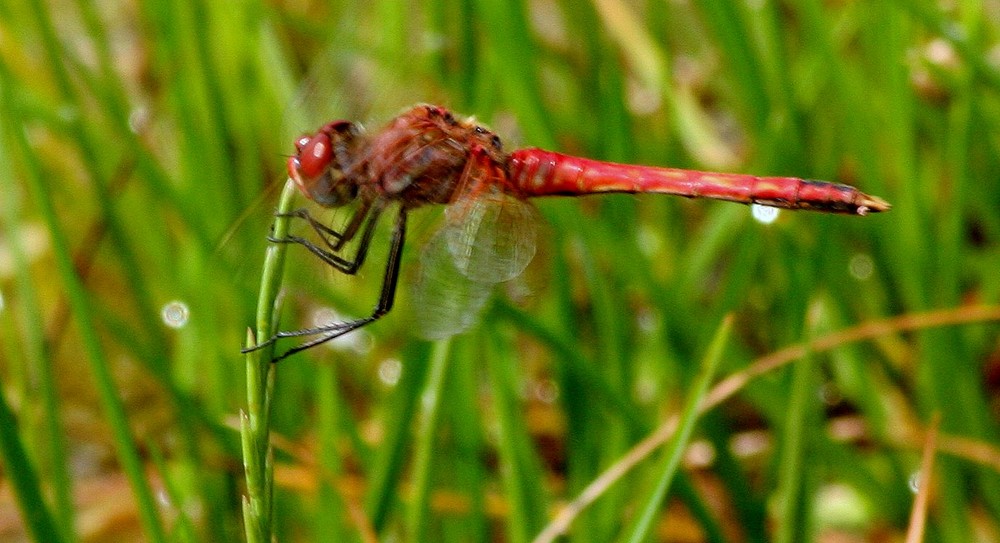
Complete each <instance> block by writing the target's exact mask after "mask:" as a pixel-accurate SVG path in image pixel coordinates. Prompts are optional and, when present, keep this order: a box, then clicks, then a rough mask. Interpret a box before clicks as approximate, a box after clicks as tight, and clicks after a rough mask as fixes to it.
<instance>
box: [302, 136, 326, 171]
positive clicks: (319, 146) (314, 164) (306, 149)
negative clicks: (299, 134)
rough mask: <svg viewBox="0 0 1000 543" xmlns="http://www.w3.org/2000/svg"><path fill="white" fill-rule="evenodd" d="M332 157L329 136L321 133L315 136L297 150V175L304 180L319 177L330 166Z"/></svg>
mask: <svg viewBox="0 0 1000 543" xmlns="http://www.w3.org/2000/svg"><path fill="white" fill-rule="evenodd" d="M300 141H301V140H300ZM332 156H333V146H332V145H331V144H330V136H327V135H326V134H325V133H323V132H320V133H319V134H316V135H315V136H313V137H312V139H310V140H309V141H307V142H306V143H305V144H304V145H302V146H301V147H300V148H299V157H298V158H299V174H300V175H302V176H303V177H306V178H314V177H319V176H320V174H322V173H323V170H325V169H326V167H327V166H329V165H330V158H331V157H332Z"/></svg>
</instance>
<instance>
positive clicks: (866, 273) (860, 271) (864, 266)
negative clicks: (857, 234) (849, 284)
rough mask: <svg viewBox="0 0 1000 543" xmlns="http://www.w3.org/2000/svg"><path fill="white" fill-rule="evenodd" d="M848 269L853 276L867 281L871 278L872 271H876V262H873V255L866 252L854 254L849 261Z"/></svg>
mask: <svg viewBox="0 0 1000 543" xmlns="http://www.w3.org/2000/svg"><path fill="white" fill-rule="evenodd" d="M847 271H848V273H850V274H851V277H853V278H855V279H857V280H858V281H866V280H868V279H870V278H871V276H872V272H874V271H875V263H874V262H872V257H870V256H868V255H866V254H864V253H858V254H856V255H854V256H852V257H851V260H850V261H849V262H848V263H847Z"/></svg>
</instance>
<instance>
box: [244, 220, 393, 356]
mask: <svg viewBox="0 0 1000 543" xmlns="http://www.w3.org/2000/svg"><path fill="white" fill-rule="evenodd" d="M380 212H381V208H380V207H376V208H375V210H374V211H373V214H375V215H377V214H378V213H380ZM371 222H372V219H371V218H369V223H371ZM370 230H371V228H370V227H369V226H366V227H365V233H364V234H362V242H363V243H364V242H365V239H366V238H367V239H368V241H370V240H371V234H369V231H370ZM405 239H406V209H405V208H401V209H400V210H399V215H398V216H397V217H396V224H395V226H394V227H393V231H392V243H391V245H390V247H389V259H388V261H387V262H386V267H385V278H384V279H383V280H382V292H381V293H380V294H379V299H378V303H376V305H375V309H374V310H373V311H372V314H371V315H369V316H367V317H364V318H361V319H355V320H351V321H346V322H335V323H332V324H328V325H325V326H318V327H315V328H305V329H303V330H295V331H291V332H278V333H277V334H275V335H274V336H272V337H271V338H269V339H268V340H267V341H264V342H263V343H259V344H257V345H255V346H253V347H249V348H246V349H243V350H242V351H241V352H243V353H248V352H250V351H255V350H257V349H260V348H261V347H264V346H266V345H270V344H272V343H274V342H275V341H277V340H279V339H281V338H287V337H302V336H313V335H316V336H319V337H317V338H315V339H312V340H309V341H307V342H305V343H302V344H301V345H298V346H296V347H293V348H291V349H289V350H287V351H285V352H284V353H282V354H281V356H279V357H277V358H275V359H274V360H272V362H278V361H279V360H282V359H284V358H287V357H289V356H291V355H293V354H295V353H297V352H300V351H304V350H305V349H308V348H310V347H315V346H316V345H320V344H322V343H326V342H327V341H330V340H331V339H334V338H337V337H340V336H342V335H344V334H346V333H348V332H350V331H352V330H357V329H358V328H361V327H362V326H364V325H366V324H368V323H371V322H374V321H376V320H378V319H379V318H381V317H382V316H383V315H385V314H386V313H388V312H389V310H390V309H392V304H393V302H394V301H395V299H396V284H397V283H398V281H399V268H400V263H401V262H402V256H403V244H404V242H405Z"/></svg>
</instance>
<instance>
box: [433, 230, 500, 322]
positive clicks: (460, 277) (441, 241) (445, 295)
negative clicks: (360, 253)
mask: <svg viewBox="0 0 1000 543" xmlns="http://www.w3.org/2000/svg"><path fill="white" fill-rule="evenodd" d="M447 231H448V229H447V228H444V229H441V230H439V231H438V232H437V234H435V236H434V237H433V238H431V240H430V241H429V242H428V243H427V244H426V245H425V246H424V247H423V250H422V251H421V254H420V268H419V270H418V272H417V279H416V283H415V284H414V291H413V296H414V305H413V307H415V308H417V311H418V312H419V313H418V314H417V315H415V316H416V319H417V321H416V323H415V325H416V328H417V333H418V334H419V335H420V336H422V337H423V338H425V339H431V340H437V339H443V338H446V337H449V336H453V335H455V334H461V333H462V332H465V331H466V330H468V329H469V328H472V326H473V325H475V324H476V322H477V321H478V320H479V315H480V313H482V311H483V308H484V307H485V306H486V302H487V301H488V300H489V297H490V295H491V294H492V290H493V283H490V282H486V283H483V282H479V281H475V280H473V279H471V278H469V277H468V276H466V275H465V274H464V273H462V272H461V271H459V269H458V268H457V267H456V265H455V259H454V258H453V257H452V252H451V249H450V247H449V243H448V234H447Z"/></svg>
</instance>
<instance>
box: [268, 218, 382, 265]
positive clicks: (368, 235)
mask: <svg viewBox="0 0 1000 543" xmlns="http://www.w3.org/2000/svg"><path fill="white" fill-rule="evenodd" d="M384 209H385V204H384V203H383V202H377V203H375V204H374V205H373V204H371V203H366V204H364V205H363V206H362V207H361V208H359V209H358V211H357V212H356V213H355V215H354V218H352V219H351V224H350V225H348V229H347V230H345V231H344V234H340V233H339V232H336V231H335V230H332V229H330V228H328V227H326V226H324V225H323V224H321V223H319V222H318V221H316V220H315V219H313V218H312V216H311V215H309V213H308V212H307V211H305V210H299V211H300V212H301V214H299V212H295V213H296V214H295V215H294V216H296V217H302V218H306V219H307V220H308V221H309V224H310V225H312V226H313V230H315V231H316V233H317V234H318V235H319V236H320V238H321V239H322V240H323V242H324V244H325V245H326V246H327V247H328V249H324V248H323V247H320V246H319V245H316V244H315V243H313V242H311V241H309V240H307V239H305V238H303V237H300V236H292V235H289V236H286V237H284V238H280V239H279V238H273V237H268V238H267V239H268V241H271V242H274V243H297V244H299V245H302V246H303V247H305V248H306V249H308V250H309V252H311V253H312V254H314V255H316V256H317V257H319V258H320V259H321V260H322V261H323V262H326V263H327V264H328V265H329V266H331V267H333V268H334V269H335V270H337V271H339V272H341V273H345V274H347V275H354V274H355V273H357V271H358V269H359V268H361V265H362V264H364V262H365V258H366V257H367V256H368V248H369V246H370V245H371V241H372V237H373V236H374V235H375V225H376V223H378V219H379V216H381V214H382V211H383V210H384ZM365 215H368V220H367V222H365V227H364V231H363V232H362V234H361V241H360V242H359V243H358V250H357V252H356V253H355V254H354V258H353V259H351V260H348V259H346V258H344V257H342V256H340V255H339V254H337V251H339V250H340V248H341V245H342V244H343V242H344V241H349V240H350V239H351V238H353V237H354V236H355V234H356V233H357V231H358V226H357V225H358V224H361V222H362V220H363V219H364V218H365ZM322 232H327V233H330V234H331V235H333V236H336V237H338V241H337V243H331V242H330V241H329V239H328V238H326V237H325V236H324V235H323V234H322ZM347 234H350V237H348V236H347Z"/></svg>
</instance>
